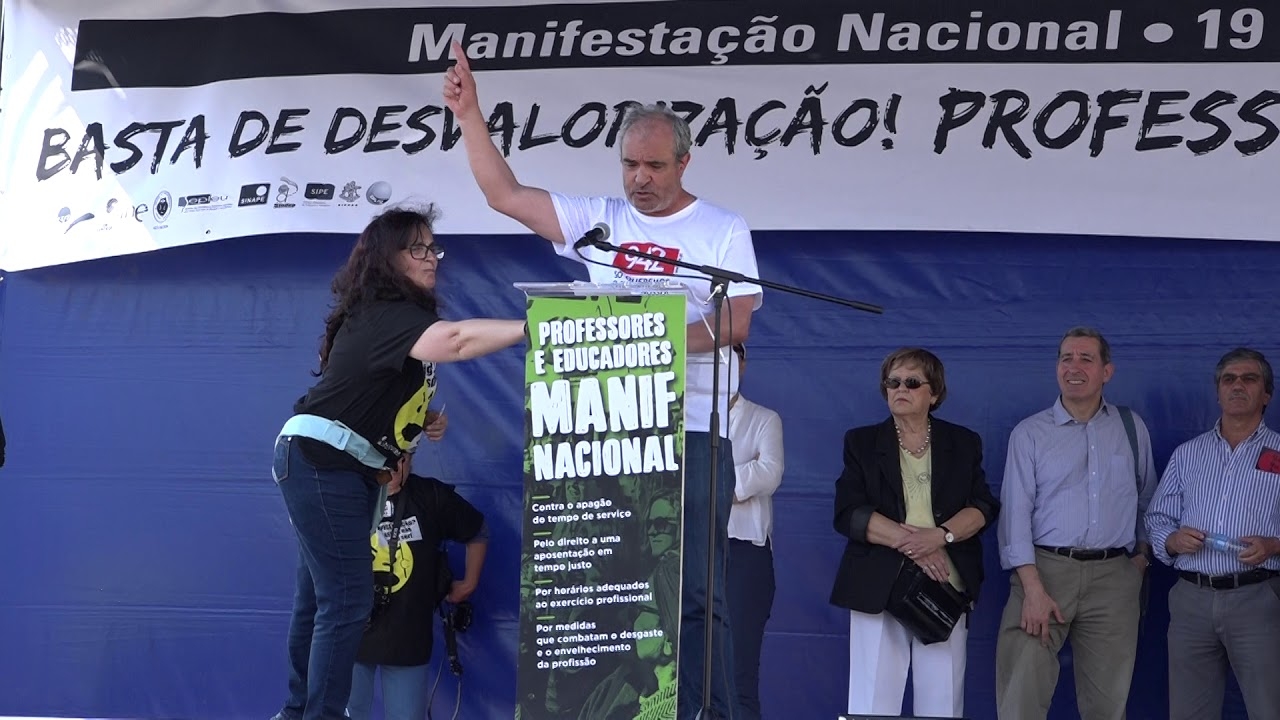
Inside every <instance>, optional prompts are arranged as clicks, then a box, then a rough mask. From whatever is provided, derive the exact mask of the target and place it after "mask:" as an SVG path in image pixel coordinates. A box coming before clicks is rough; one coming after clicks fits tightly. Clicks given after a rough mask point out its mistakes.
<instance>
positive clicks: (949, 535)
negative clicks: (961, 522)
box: [938, 525, 956, 545]
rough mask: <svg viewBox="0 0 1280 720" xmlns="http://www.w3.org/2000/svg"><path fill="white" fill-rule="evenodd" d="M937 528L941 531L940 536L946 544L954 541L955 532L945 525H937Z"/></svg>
mask: <svg viewBox="0 0 1280 720" xmlns="http://www.w3.org/2000/svg"><path fill="white" fill-rule="evenodd" d="M938 529H939V530H941V531H942V537H943V538H944V539H945V540H946V541H947V544H948V545H950V544H951V543H953V542H955V541H956V536H955V533H953V532H951V531H950V530H948V529H947V526H946V525H939V526H938Z"/></svg>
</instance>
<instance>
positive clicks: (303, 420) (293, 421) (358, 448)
mask: <svg viewBox="0 0 1280 720" xmlns="http://www.w3.org/2000/svg"><path fill="white" fill-rule="evenodd" d="M282 437H305V438H310V439H312V440H318V441H320V442H322V443H324V444H326V445H329V446H330V447H334V448H337V449H338V450H341V451H342V452H345V453H346V454H348V455H350V456H351V457H353V458H355V459H356V460H359V461H360V464H361V465H365V466H366V467H371V468H373V469H375V470H385V469H386V466H387V458H386V456H385V455H383V454H382V453H381V452H379V451H378V449H377V448H375V447H374V446H373V443H370V442H369V441H368V440H365V439H364V438H363V437H361V436H360V433H358V432H356V431H355V430H352V429H351V428H349V427H347V426H346V425H344V424H342V423H340V422H338V421H337V420H330V419H329V418H323V417H320V416H319V415H294V416H293V417H291V418H289V419H288V421H286V422H285V424H284V427H282V428H280V434H279V435H278V436H277V437H276V440H277V441H279V440H280V438H282ZM386 502H387V486H386V485H379V486H378V502H377V504H375V505H374V507H373V528H372V530H370V532H376V531H377V529H378V523H379V522H381V520H382V509H383V506H384V505H385V504H386Z"/></svg>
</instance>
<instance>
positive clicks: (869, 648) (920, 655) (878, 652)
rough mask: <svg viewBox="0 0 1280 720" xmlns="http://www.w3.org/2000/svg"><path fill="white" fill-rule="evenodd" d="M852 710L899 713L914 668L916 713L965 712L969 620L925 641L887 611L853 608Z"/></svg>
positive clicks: (950, 714) (943, 714)
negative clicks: (936, 640) (943, 636)
mask: <svg viewBox="0 0 1280 720" xmlns="http://www.w3.org/2000/svg"><path fill="white" fill-rule="evenodd" d="M849 617H850V621H849V713H850V714H853V713H863V714H870V715H901V714H902V699H903V695H904V694H905V692H906V688H907V670H908V669H912V670H913V672H912V680H911V685H912V689H913V690H914V693H913V695H912V701H913V705H912V712H913V713H914V714H916V715H928V716H933V717H951V718H958V717H962V716H963V715H964V668H965V660H966V657H967V656H966V651H967V649H968V639H969V623H968V618H967V617H966V618H962V619H961V620H960V622H958V623H956V627H955V629H954V630H952V631H951V638H950V639H948V640H947V641H946V642H941V643H934V644H932V645H922V644H920V641H919V640H916V639H915V638H914V637H913V636H912V635H911V633H910V632H908V631H907V629H906V628H904V627H903V626H902V624H901V623H899V622H898V621H897V620H896V619H894V617H893V616H892V615H890V614H889V613H879V614H876V615H868V614H866V613H860V612H854V611H850V612H849Z"/></svg>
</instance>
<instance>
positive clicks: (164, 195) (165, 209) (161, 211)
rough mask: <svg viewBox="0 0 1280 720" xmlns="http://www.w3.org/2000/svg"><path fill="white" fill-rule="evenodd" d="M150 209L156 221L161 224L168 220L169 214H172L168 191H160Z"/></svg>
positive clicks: (171, 203)
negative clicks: (153, 212)
mask: <svg viewBox="0 0 1280 720" xmlns="http://www.w3.org/2000/svg"><path fill="white" fill-rule="evenodd" d="M151 207H152V209H153V210H154V211H155V216H156V221H157V222H161V223H163V222H164V221H165V220H168V219H169V213H171V212H173V196H171V195H170V194H169V191H168V190H161V191H160V194H159V195H157V196H156V201H155V202H154V203H152V204H151Z"/></svg>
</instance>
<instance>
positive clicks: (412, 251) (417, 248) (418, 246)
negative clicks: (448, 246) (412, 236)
mask: <svg viewBox="0 0 1280 720" xmlns="http://www.w3.org/2000/svg"><path fill="white" fill-rule="evenodd" d="M427 253H431V254H432V255H435V256H436V259H437V260H443V259H444V247H443V246H441V245H437V244H435V243H431V244H430V245H423V244H422V243H414V244H412V245H410V246H409V257H411V258H413V259H414V260H426V259H427Z"/></svg>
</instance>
